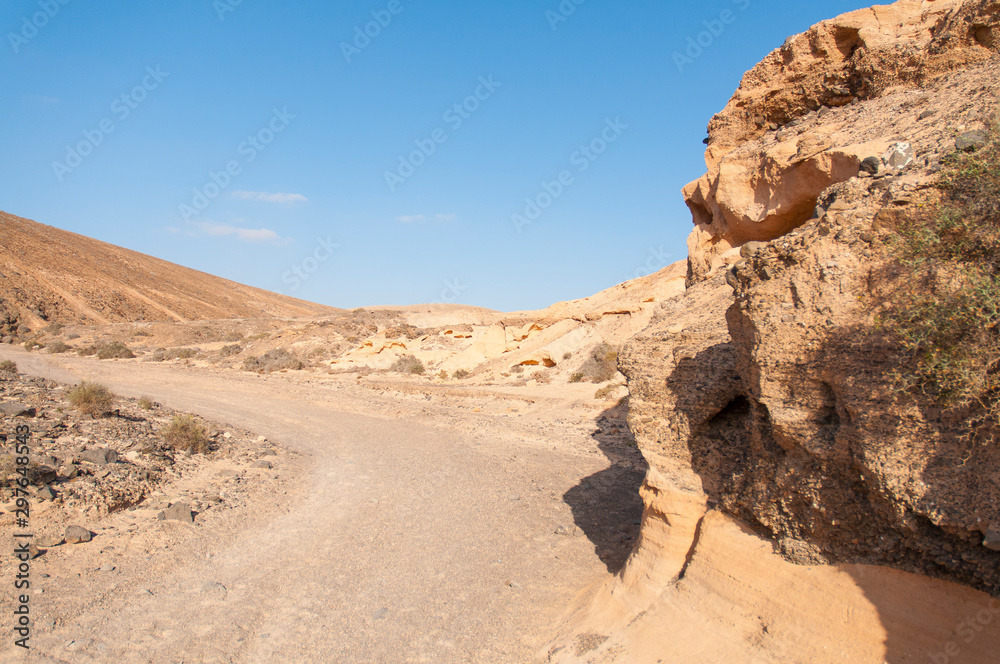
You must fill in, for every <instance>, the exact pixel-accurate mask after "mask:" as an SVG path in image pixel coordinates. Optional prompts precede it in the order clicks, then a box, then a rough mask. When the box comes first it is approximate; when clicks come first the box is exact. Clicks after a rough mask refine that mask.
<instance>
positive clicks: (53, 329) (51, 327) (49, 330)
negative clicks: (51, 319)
mask: <svg viewBox="0 0 1000 664" xmlns="http://www.w3.org/2000/svg"><path fill="white" fill-rule="evenodd" d="M63 327H65V326H64V325H63V324H62V323H49V324H48V325H47V326H45V328H44V329H42V332H45V333H46V334H59V333H60V332H62V330H63Z"/></svg>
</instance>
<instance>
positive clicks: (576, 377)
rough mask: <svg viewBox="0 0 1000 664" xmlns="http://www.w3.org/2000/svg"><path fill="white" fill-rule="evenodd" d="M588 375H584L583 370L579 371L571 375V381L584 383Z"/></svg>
mask: <svg viewBox="0 0 1000 664" xmlns="http://www.w3.org/2000/svg"><path fill="white" fill-rule="evenodd" d="M584 378H586V376H584V375H583V372H582V371H577V372H576V373H575V374H573V375H572V376H570V377H569V382H571V383H582V382H583V379H584Z"/></svg>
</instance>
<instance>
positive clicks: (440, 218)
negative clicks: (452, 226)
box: [434, 213, 458, 221]
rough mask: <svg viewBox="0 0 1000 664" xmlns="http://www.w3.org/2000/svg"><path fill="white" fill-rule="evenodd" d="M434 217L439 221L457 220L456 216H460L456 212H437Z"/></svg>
mask: <svg viewBox="0 0 1000 664" xmlns="http://www.w3.org/2000/svg"><path fill="white" fill-rule="evenodd" d="M434 217H435V218H436V219H437V220H438V221H455V218H456V217H458V215H457V214H454V213H452V214H436V215H434Z"/></svg>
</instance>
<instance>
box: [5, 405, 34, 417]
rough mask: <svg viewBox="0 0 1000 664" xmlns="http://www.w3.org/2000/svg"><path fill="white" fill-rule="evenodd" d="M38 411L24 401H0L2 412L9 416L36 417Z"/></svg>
mask: <svg viewBox="0 0 1000 664" xmlns="http://www.w3.org/2000/svg"><path fill="white" fill-rule="evenodd" d="M36 412H37V411H36V410H35V409H34V408H32V407H31V406H26V405H24V404H23V403H0V413H2V414H4V415H6V416H7V417H34V416H35V413H36Z"/></svg>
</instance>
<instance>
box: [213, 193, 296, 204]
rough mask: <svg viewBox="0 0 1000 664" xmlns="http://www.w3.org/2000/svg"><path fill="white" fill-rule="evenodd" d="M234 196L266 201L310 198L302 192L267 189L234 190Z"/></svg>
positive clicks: (289, 201)
mask: <svg viewBox="0 0 1000 664" xmlns="http://www.w3.org/2000/svg"><path fill="white" fill-rule="evenodd" d="M232 195H233V198H238V199H240V200H244V201H261V202H264V203H305V202H307V201H308V200H309V199H308V198H306V197H305V196H303V195H302V194H272V193H270V192H267V191H234V192H233V194H232Z"/></svg>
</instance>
